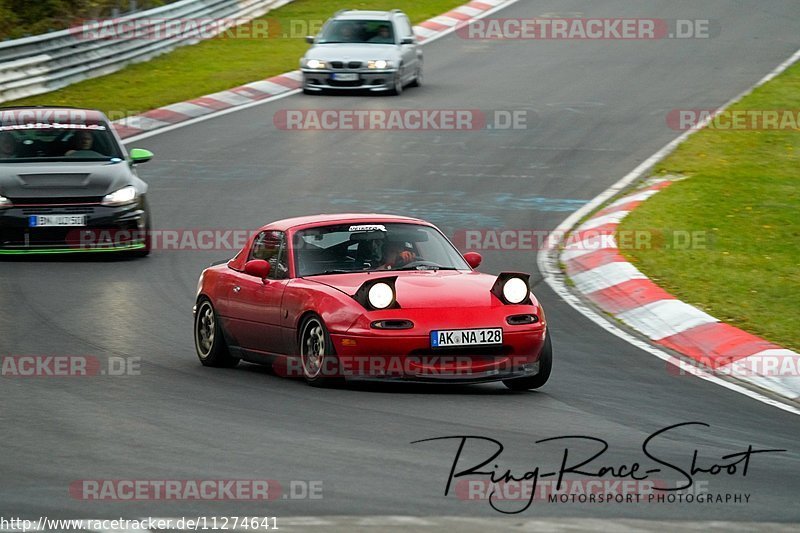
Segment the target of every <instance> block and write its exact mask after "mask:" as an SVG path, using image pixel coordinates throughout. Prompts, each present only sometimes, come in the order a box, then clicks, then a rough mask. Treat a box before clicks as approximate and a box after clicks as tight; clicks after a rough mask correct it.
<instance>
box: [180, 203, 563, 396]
mask: <svg viewBox="0 0 800 533" xmlns="http://www.w3.org/2000/svg"><path fill="white" fill-rule="evenodd" d="M480 261H481V256H480V255H479V254H477V253H474V252H473V253H467V254H465V255H463V256H462V255H461V254H460V253H459V252H458V250H456V248H455V247H454V246H453V245H452V244H451V243H450V241H449V240H448V239H447V238H446V237H445V236H444V235H443V234H442V233H441V232H440V231H439V230H438V229H437V228H436V227H435V226H433V225H432V224H429V223H428V222H425V221H423V220H418V219H414V218H406V217H398V216H391V215H351V214H342V215H318V216H311V217H303V218H292V219H287V220H281V221H278V222H274V223H272V224H268V225H266V226H264V227H263V228H261V229H260V230H259V231H257V232H256V233H255V234H254V235H253V236H252V237H251V238H250V240H249V241H248V243H247V245H246V246H245V247H244V248H243V249H242V250H241V251H240V252H239V253H238V254H236V256H235V257H234V258H233V259H231V260H230V261H228V262H226V263H224V264H216V265H213V266H211V267H209V268H207V269H205V270H204V271H203V273H202V274H201V276H200V281H199V283H198V290H197V303H196V305H195V307H194V315H195V318H194V338H195V347H196V348H197V355H198V356H199V357H200V361H201V362H202V363H203V365H206V366H216V367H231V366H234V365H236V364H237V363H238V362H239V360H241V359H244V360H245V361H249V362H253V363H260V364H271V365H273V367H274V368H275V369H276V371H279V372H280V373H284V374H287V375H294V376H298V377H300V376H302V377H303V378H304V379H305V380H306V381H307V382H308V383H310V384H312V385H322V384H330V383H331V382H333V381H340V380H342V379H343V378H344V379H348V380H397V381H414V382H447V383H481V382H488V381H502V382H503V383H505V385H506V386H507V387H509V388H511V389H515V390H517V389H519V390H526V389H535V388H538V387H541V386H542V385H544V383H545V382H546V381H547V379H548V377H549V376H550V368H551V365H552V347H551V343H550V337H549V335H548V333H547V323H546V321H545V316H544V311H543V310H542V308H541V306H540V305H539V303H538V302H537V301H536V298H535V297H534V296H533V294H531V292H530V289H529V287H528V275H527V274H520V273H516V272H503V273H501V274H500V275H498V276H493V275H489V274H482V273H480V272H477V271H475V270H474V269H475V268H476V267H477V266H478V265H479V264H480Z"/></svg>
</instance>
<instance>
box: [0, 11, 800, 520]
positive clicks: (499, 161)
mask: <svg viewBox="0 0 800 533" xmlns="http://www.w3.org/2000/svg"><path fill="white" fill-rule="evenodd" d="M545 13H550V14H563V15H564V16H578V14H581V15H582V16H587V17H622V16H624V17H663V18H682V19H695V18H698V19H712V20H716V21H718V22H719V24H720V25H721V28H722V30H723V31H722V34H721V35H720V36H719V37H717V38H714V39H708V40H699V39H690V40H680V41H678V40H663V41H655V42H642V41H634V42H619V41H610V42H596V41H595V42H580V41H561V42H556V41H553V42H541V41H537V42H531V41H514V42H473V41H466V40H464V39H461V38H460V37H458V36H456V35H451V36H449V37H447V38H444V39H441V40H439V41H438V42H435V43H432V44H431V45H429V46H426V47H425V54H426V74H427V77H426V84H425V86H424V87H423V88H421V89H409V90H408V91H407V92H405V93H404V94H403V95H402V96H401V97H399V98H390V97H364V96H350V97H335V96H334V97H309V96H301V95H296V96H291V97H289V98H285V99H281V100H277V101H275V102H271V103H267V104H265V105H262V106H257V107H254V108H251V109H248V110H246V111H242V112H236V113H232V114H228V115H226V116H222V117H219V118H216V119H212V120H208V121H204V122H201V123H198V124H195V125H192V126H190V127H186V128H181V129H177V130H174V131H170V132H166V133H163V134H159V135H156V136H153V137H150V138H148V139H145V140H142V141H140V142H136V143H134V144H135V146H140V147H143V148H148V149H152V150H153V151H154V152H156V155H157V157H156V159H155V160H153V161H152V162H151V163H149V164H147V165H145V166H143V167H141V168H142V170H141V173H142V176H143V178H144V179H146V180H147V181H148V182H149V184H150V186H151V189H150V202H151V206H152V211H153V215H154V220H155V223H156V225H157V226H158V227H159V228H162V229H176V228H195V229H201V228H203V229H214V228H227V229H234V228H246V229H253V228H255V227H257V226H258V225H260V224H262V223H266V222H268V221H271V220H274V219H279V218H283V217H288V216H294V215H302V214H310V213H317V212H339V211H367V212H368V211H379V212H382V211H383V212H392V213H399V214H410V215H417V216H420V217H424V218H426V219H429V220H431V221H433V222H434V223H436V224H438V225H440V227H442V229H443V230H444V231H445V232H447V233H448V234H450V235H452V234H454V233H455V232H456V231H458V230H463V229H476V228H499V229H508V228H511V229H537V230H547V229H551V228H554V227H555V226H556V225H557V224H558V223H559V222H560V221H561V220H563V219H564V218H565V217H566V216H567V215H568V214H569V212H571V211H573V210H574V209H577V207H579V206H580V205H582V202H585V201H588V200H589V199H591V198H592V197H594V196H595V195H597V194H598V193H600V192H601V191H602V190H603V189H605V188H606V187H608V186H609V185H610V184H612V183H613V182H614V181H616V180H617V179H618V178H619V177H620V176H622V175H624V174H625V173H627V172H628V171H630V169H631V168H633V167H635V166H636V165H637V164H638V163H639V162H641V161H642V160H644V159H646V158H647V157H648V156H650V155H651V154H652V153H653V152H655V151H656V150H657V149H658V148H660V147H661V146H662V145H664V144H665V143H666V142H668V141H669V140H670V139H672V138H674V137H675V136H677V135H678V132H676V131H673V130H671V129H669V128H668V127H667V126H666V123H665V119H664V117H665V115H666V113H667V112H668V111H669V110H671V109H676V108H687V107H688V108H708V107H715V106H717V105H720V104H722V103H723V102H725V101H726V100H727V99H728V98H730V97H732V96H733V95H735V94H737V93H739V92H741V91H742V90H744V89H746V88H747V87H748V86H750V85H751V84H753V83H754V82H755V81H757V80H758V79H759V78H761V77H762V76H763V75H765V74H766V73H767V72H769V71H770V70H771V69H772V68H773V67H774V66H775V65H777V64H778V63H780V62H781V61H783V60H784V59H786V58H787V57H789V56H790V55H791V54H792V53H793V52H794V51H795V50H796V49H797V48H798V47H799V46H800V34H798V32H797V26H796V21H797V20H798V18H800V5H798V4H797V2H795V1H781V0H770V1H769V2H756V1H751V2H733V1H703V2H696V1H681V2H676V1H649V2H645V1H607V2H588V1H563V0H560V1H538V2H525V1H523V2H520V3H518V4H515V5H513V6H511V7H509V8H507V9H505V10H504V11H502V12H501V13H499V14H498V15H496V16H503V17H532V16H538V15H542V14H545ZM307 107H315V108H332V109H343V108H344V109H364V108H376V109H377V108H422V109H437V108H448V109H453V108H459V109H483V110H495V109H503V110H513V109H524V110H529V111H530V112H531V114H532V116H533V117H535V120H532V121H530V124H529V125H530V127H529V128H528V129H527V130H515V131H477V132H470V131H467V132H435V131H434V132H414V133H409V132H348V131H334V132H316V133H312V132H285V131H278V130H276V129H275V127H274V126H273V122H272V120H273V115H274V114H275V113H276V112H277V111H279V110H282V109H302V108H307ZM231 255H232V253H231V252H228V251H208V252H201V251H156V252H154V253H153V254H152V255H151V256H150V257H149V258H147V259H144V260H124V261H108V260H104V261H91V260H88V259H85V258H83V259H81V260H62V259H49V260H43V261H29V260H26V261H7V262H4V263H2V264H0V301H1V302H2V306H0V354H3V355H30V354H48V355H62V354H63V355H93V356H96V357H99V358H100V359H103V360H105V359H106V358H108V357H110V356H123V357H141V360H142V372H141V375H139V376H129V377H124V378H122V377H110V376H104V377H93V378H39V379H23V378H0V384H1V385H0V427H1V428H2V430H0V449H1V450H2V453H0V514H1V515H3V516H6V517H8V516H25V517H36V516H39V515H47V516H49V517H56V516H61V517H115V516H127V517H139V516H189V515H193V514H197V515H211V514H216V515H277V516H304V515H390V514H391V515H416V516H437V515H455V516H483V517H493V516H498V515H497V513H496V512H495V511H494V510H492V509H491V508H490V507H489V505H488V503H487V502H485V501H484V502H463V501H460V500H459V499H458V498H456V497H455V495H453V494H451V495H450V496H449V497H447V498H445V497H444V496H443V491H444V485H445V482H446V480H447V476H448V472H449V468H450V465H451V462H452V460H453V457H454V454H455V449H456V444H455V443H454V442H433V443H426V444H416V445H412V444H410V442H411V441H414V440H418V439H426V438H431V437H438V436H445V435H461V434H473V435H483V436H489V437H493V438H496V439H498V440H500V441H501V442H502V443H503V444H504V445H505V448H506V451H505V452H504V455H503V466H506V467H510V468H513V469H515V470H516V471H517V472H519V473H522V472H525V471H526V470H529V469H531V468H532V467H535V466H536V465H542V467H543V469H546V468H548V467H553V466H555V467H557V466H558V460H559V459H560V457H561V456H560V453H561V452H560V451H559V450H561V449H562V448H560V447H558V446H550V447H547V446H543V445H535V444H534V441H535V440H538V439H542V438H546V437H555V436H559V435H570V434H572V435H591V436H595V437H598V438H602V439H605V440H607V441H608V442H609V445H610V448H609V450H608V451H607V452H606V453H605V455H603V457H602V459H598V460H597V461H595V462H593V463H592V464H593V465H595V466H597V467H599V466H603V465H619V464H630V463H632V462H635V461H640V462H643V463H644V464H645V465H649V466H653V465H654V463H652V462H648V461H647V459H646V458H645V457H644V456H643V454H642V450H641V446H642V442H643V440H644V439H645V438H646V437H647V436H648V435H649V434H650V433H652V432H654V431H656V430H658V429H660V428H662V427H665V426H668V425H671V424H676V423H680V422H687V421H702V422H706V423H708V424H710V426H711V427H710V428H700V427H691V428H684V429H682V430H679V431H675V432H672V433H671V436H670V437H669V438H665V439H663V440H661V441H659V444H658V446H656V450H657V452H658V454H659V456H660V457H662V458H663V459H664V460H666V461H669V462H670V463H674V464H677V465H682V466H683V467H684V468H688V467H689V464H690V463H691V459H692V453H693V451H694V450H695V449H697V450H699V455H700V457H701V460H702V461H704V462H706V463H707V464H711V463H713V462H714V460H715V459H719V458H720V457H722V456H723V455H726V454H731V453H737V452H740V451H744V450H746V449H747V447H748V445H751V444H752V445H753V447H754V448H780V449H786V450H788V451H787V452H785V453H780V454H765V455H760V456H754V457H753V458H752V460H751V464H750V468H749V471H748V474H747V476H746V477H742V476H741V475H740V474H741V471H740V472H739V473H737V475H734V476H728V475H719V476H714V477H712V476H707V475H702V474H700V475H698V476H697V478H696V479H697V480H698V481H707V482H708V484H707V486H706V487H707V489H708V491H709V492H713V493H726V492H727V493H740V494H742V493H747V494H749V495H750V503H749V504H738V505H734V504H727V505H726V504H649V505H648V504H639V505H635V504H603V505H585V504H584V505H581V504H545V503H535V504H534V505H533V506H532V507H531V508H530V509H528V510H527V511H526V512H525V513H524V515H523V516H524V517H526V518H537V517H559V516H563V517H566V516H570V517H593V518H609V517H622V518H652V519H661V520H664V519H691V520H700V519H708V520H711V519H716V520H741V521H797V520H798V519H800V511H798V508H797V494H798V493H800V476H798V472H800V453H798V448H797V438H798V435H800V419H798V417H797V416H795V415H792V414H789V413H786V412H784V411H781V410H779V409H776V408H773V407H770V406H767V405H764V404H762V403H759V402H757V401H755V400H753V399H751V398H748V397H745V396H742V395H739V394H736V393H733V392H731V391H728V390H726V389H723V388H721V387H718V386H715V385H713V384H711V383H707V382H704V381H700V380H697V379H695V378H690V377H677V376H673V375H670V374H668V372H667V371H666V368H665V365H664V363H663V362H662V361H660V360H659V359H656V358H655V357H653V356H651V355H649V354H647V353H644V352H642V351H640V350H638V349H636V348H633V347H631V346H629V345H627V344H625V343H624V342H622V341H621V340H619V339H618V338H617V337H615V336H613V335H610V334H608V333H606V332H605V331H604V330H603V329H602V328H601V327H598V326H597V325H595V324H594V323H591V322H589V321H588V320H586V319H584V318H583V317H582V316H581V315H579V314H577V313H576V312H575V311H573V310H572V309H571V308H570V307H569V306H567V305H566V304H564V303H562V302H561V301H559V299H558V298H557V297H556V296H555V295H554V294H553V293H552V292H550V290H549V289H548V288H547V286H546V285H544V284H537V285H536V288H535V290H536V292H537V295H538V297H539V299H540V300H541V301H542V302H543V304H544V306H545V308H546V310H547V313H548V318H549V321H550V327H551V331H552V335H553V342H554V347H555V356H556V359H555V368H554V373H553V376H552V379H551V381H550V382H549V383H548V385H547V386H546V387H545V388H544V389H542V390H541V391H539V392H531V393H513V392H510V391H508V390H506V389H505V387H503V386H502V385H501V384H489V385H480V386H468V387H467V386H464V387H447V388H440V387H427V386H426V387H422V386H392V387H354V388H346V389H335V390H319V389H313V388H310V387H307V386H306V385H305V384H304V383H302V382H301V381H298V380H290V379H283V378H280V377H277V376H274V375H272V374H271V373H270V372H268V371H266V370H265V369H263V368H261V367H256V366H251V365H246V366H244V365H243V366H241V367H239V368H237V369H234V370H215V369H207V368H203V367H201V366H200V364H199V363H198V361H197V359H196V356H195V354H194V347H193V344H192V318H191V307H192V304H193V299H194V293H195V286H196V281H197V276H198V274H199V273H200V271H201V269H202V268H203V267H204V266H206V265H207V264H209V263H210V262H212V261H215V260H219V259H224V258H226V257H229V256H231ZM481 269H482V270H483V271H485V272H499V271H501V270H525V271H531V272H533V273H534V276H533V277H534V279H535V280H537V279H539V278H538V276H537V274H536V272H535V269H536V262H535V252H531V251H520V252H490V253H486V254H485V261H484V264H483V265H482V267H481ZM570 449H571V452H570V453H575V454H576V455H575V456H577V455H578V454H589V453H590V450H594V449H595V447H594V446H590V445H588V444H586V443H581V444H573V445H570ZM470 453H471V454H472V455H471V457H472V458H478V457H479V456H480V454H481V453H483V454H484V455H485V453H486V452H485V451H483V452H480V453H479V452H478V451H476V450H474V449H473V450H472V451H471V452H470ZM716 462H720V461H716ZM465 464H466V463H465ZM668 472H669V473H668V475H664V476H661V478H662V479H666V480H677V479H679V477H680V476H678V475H676V474H675V473H674V472H671V471H668ZM233 478H243V479H275V480H279V481H282V482H284V483H286V482H288V481H289V480H322V481H323V484H324V497H323V498H322V499H319V500H302V501H291V500H282V499H281V500H277V501H274V502H270V503H267V504H265V503H263V502H237V501H225V502H210V503H209V502H192V501H183V502H175V501H156V502H91V501H81V500H78V499H74V498H71V497H70V496H69V494H68V490H67V489H68V486H69V485H70V483H71V482H73V481H75V480H81V479H233ZM513 507H514V505H511V506H509V508H513Z"/></svg>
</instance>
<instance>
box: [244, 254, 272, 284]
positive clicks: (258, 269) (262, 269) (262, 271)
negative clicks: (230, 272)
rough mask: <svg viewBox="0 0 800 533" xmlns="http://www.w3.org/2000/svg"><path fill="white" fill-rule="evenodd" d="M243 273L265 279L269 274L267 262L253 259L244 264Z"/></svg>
mask: <svg viewBox="0 0 800 533" xmlns="http://www.w3.org/2000/svg"><path fill="white" fill-rule="evenodd" d="M244 273H245V274H247V275H250V276H255V277H257V278H260V279H266V277H267V276H269V263H267V262H266V261H264V260H263V259H253V260H252V261H248V262H247V263H246V264H245V265H244Z"/></svg>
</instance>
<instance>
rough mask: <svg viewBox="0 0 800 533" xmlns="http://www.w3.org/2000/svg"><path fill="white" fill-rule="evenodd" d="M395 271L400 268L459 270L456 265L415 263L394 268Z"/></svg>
mask: <svg viewBox="0 0 800 533" xmlns="http://www.w3.org/2000/svg"><path fill="white" fill-rule="evenodd" d="M392 270H393V271H394V272H397V271H398V270H458V269H457V268H456V267H447V266H435V265H415V266H406V267H400V268H393V269H392Z"/></svg>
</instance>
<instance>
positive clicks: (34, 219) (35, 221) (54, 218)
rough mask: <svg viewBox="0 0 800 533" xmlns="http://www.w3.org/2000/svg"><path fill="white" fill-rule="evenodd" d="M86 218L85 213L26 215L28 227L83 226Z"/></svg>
mask: <svg viewBox="0 0 800 533" xmlns="http://www.w3.org/2000/svg"><path fill="white" fill-rule="evenodd" d="M87 218H88V217H87V215H30V216H29V217H28V227H31V228H45V227H53V226H60V227H71V226H85V225H86V219H87Z"/></svg>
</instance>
